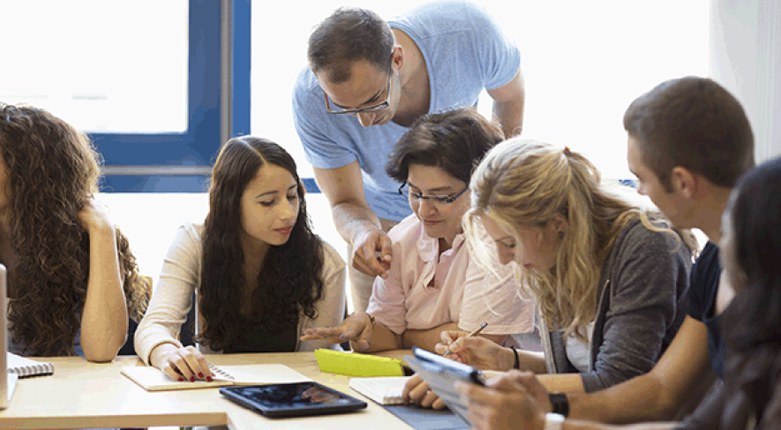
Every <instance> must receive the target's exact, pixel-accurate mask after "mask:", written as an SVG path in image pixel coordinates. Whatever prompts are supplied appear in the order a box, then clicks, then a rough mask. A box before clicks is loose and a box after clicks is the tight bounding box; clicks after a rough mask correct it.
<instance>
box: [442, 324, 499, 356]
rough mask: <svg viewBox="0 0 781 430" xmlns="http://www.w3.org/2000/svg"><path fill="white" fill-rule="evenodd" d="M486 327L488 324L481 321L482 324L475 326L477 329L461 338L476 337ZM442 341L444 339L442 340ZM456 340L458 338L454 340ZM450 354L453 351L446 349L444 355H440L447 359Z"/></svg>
mask: <svg viewBox="0 0 781 430" xmlns="http://www.w3.org/2000/svg"><path fill="white" fill-rule="evenodd" d="M486 327H488V323H487V322H485V321H483V323H482V324H480V325H479V326H477V328H476V329H474V330H472V331H470V332H469V333H467V334H466V336H463V337H473V336H477V335H478V334H480V332H481V331H483V330H484V329H485V328H486ZM444 333H448V332H444ZM444 333H443V334H444ZM443 340H444V338H443ZM456 340H458V338H456ZM451 344H452V343H451ZM437 352H438V351H437ZM452 353H453V351H452V350H450V349H449V348H448V350H447V351H445V353H444V354H442V356H443V357H447V356H448V355H450V354H452Z"/></svg>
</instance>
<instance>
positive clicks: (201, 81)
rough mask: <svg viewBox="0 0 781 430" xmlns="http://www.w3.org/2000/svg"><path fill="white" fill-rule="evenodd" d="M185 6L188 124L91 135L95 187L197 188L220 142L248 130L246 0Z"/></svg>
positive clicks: (193, 1) (202, 186)
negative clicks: (96, 158)
mask: <svg viewBox="0 0 781 430" xmlns="http://www.w3.org/2000/svg"><path fill="white" fill-rule="evenodd" d="M189 9H190V10H189V59H188V85H187V87H188V101H187V112H188V114H187V129H186V131H185V132H184V133H163V134H112V133H93V134H91V135H90V137H91V138H92V139H93V141H94V142H95V145H96V146H97V148H98V150H99V151H100V153H101V154H102V156H103V158H104V175H103V177H102V181H101V191H104V192H203V191H205V190H206V182H207V180H208V177H209V173H210V171H211V165H212V162H213V158H214V157H215V155H216V153H217V150H218V149H219V147H220V144H221V143H222V141H224V140H225V139H226V138H227V137H229V136H234V135H237V134H243V133H247V132H248V131H249V128H250V127H249V124H250V119H249V118H250V113H249V110H250V102H249V98H250V75H249V72H250V0H223V1H214V0H189ZM223 76H224V78H223Z"/></svg>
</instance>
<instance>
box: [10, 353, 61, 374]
mask: <svg viewBox="0 0 781 430" xmlns="http://www.w3.org/2000/svg"><path fill="white" fill-rule="evenodd" d="M6 357H7V358H6V360H7V361H6V363H8V364H7V366H8V372H10V373H15V374H16V375H17V376H18V377H20V378H30V377H33V376H45V375H51V374H54V364H52V363H49V362H45V361H37V360H30V359H29V358H26V357H22V356H19V355H16V354H13V353H11V352H9V353H7V355H6Z"/></svg>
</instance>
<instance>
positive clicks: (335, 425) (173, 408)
mask: <svg viewBox="0 0 781 430" xmlns="http://www.w3.org/2000/svg"><path fill="white" fill-rule="evenodd" d="M404 353H408V351H390V352H388V353H385V354H382V355H388V356H395V357H400V356H402V355H404ZM207 358H208V359H209V360H210V361H212V362H214V363H215V364H218V365H220V364H225V365H232V364H254V363H281V364H285V365H287V366H289V367H290V368H292V369H294V370H296V371H298V372H300V373H302V374H304V375H306V376H308V377H310V378H312V379H313V380H315V381H317V382H320V383H322V384H325V385H327V386H329V387H332V388H335V389H337V390H339V391H342V392H345V393H348V394H351V395H353V396H355V397H358V398H362V396H361V395H360V394H358V393H357V392H355V391H353V390H351V389H350V388H349V387H348V383H349V378H348V377H346V376H339V375H333V374H329V373H321V372H320V369H319V368H318V367H317V362H316V361H315V356H314V353H311V352H295V353H280V354H236V355H211V356H208V357H207ZM41 360H45V361H50V362H52V363H54V367H55V372H54V375H52V376H45V377H36V378H28V379H21V380H19V383H18V384H17V387H16V393H15V394H14V397H13V398H12V400H11V406H10V407H9V408H8V409H6V410H5V411H0V429H60V428H82V427H150V426H195V425H206V426H221V425H227V426H228V427H229V428H231V429H236V430H239V429H242V430H243V429H258V428H263V429H266V428H268V429H283V428H284V429H314V428H316V429H339V430H344V429H372V430H383V429H409V428H410V427H409V426H407V425H406V424H405V423H404V422H403V421H401V420H399V419H398V418H396V417H395V416H394V415H393V414H391V413H389V412H387V411H386V410H385V409H383V408H382V407H381V406H378V405H376V404H375V403H373V402H372V401H371V400H369V399H364V400H366V403H368V405H369V406H368V408H367V409H365V410H363V411H359V412H355V413H348V414H338V415H328V416H318V417H306V418H285V419H268V418H265V417H263V416H261V415H259V414H257V413H255V412H252V411H250V410H248V409H245V408H243V407H241V406H238V405H236V404H234V403H232V402H230V401H228V400H226V399H224V398H223V397H222V396H221V395H220V394H219V392H218V389H217V388H207V389H197V390H179V391H163V392H147V391H146V390H144V389H143V388H141V387H139V386H138V385H136V384H135V383H133V382H132V381H131V380H129V379H127V378H126V377H124V376H123V375H121V374H120V369H121V368H122V367H124V366H135V365H143V364H142V363H141V361H140V360H139V359H138V358H136V357H135V356H132V357H118V358H117V359H115V360H114V361H113V362H112V363H107V364H95V363H89V362H87V361H85V360H84V359H82V358H80V357H56V358H45V359H41Z"/></svg>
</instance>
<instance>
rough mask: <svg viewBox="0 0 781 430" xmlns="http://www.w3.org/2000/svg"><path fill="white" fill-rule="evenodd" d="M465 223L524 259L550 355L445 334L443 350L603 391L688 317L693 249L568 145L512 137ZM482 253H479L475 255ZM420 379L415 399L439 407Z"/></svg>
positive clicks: (647, 364) (506, 256)
mask: <svg viewBox="0 0 781 430" xmlns="http://www.w3.org/2000/svg"><path fill="white" fill-rule="evenodd" d="M470 188H471V190H472V206H471V209H470V210H469V212H468V213H467V214H466V218H465V225H466V231H467V235H468V236H470V239H471V238H472V237H474V234H473V232H474V230H475V228H474V227H475V225H476V224H477V223H478V222H480V223H482V224H483V225H484V226H485V229H486V230H487V231H488V234H489V235H490V236H491V238H492V239H493V241H494V242H495V244H496V251H497V253H498V254H499V259H500V261H502V262H503V263H505V264H507V263H510V262H511V261H515V262H517V263H518V265H519V266H520V267H522V268H523V270H522V273H521V276H522V278H524V279H525V281H526V282H525V283H526V284H528V285H529V286H530V288H531V290H532V291H533V292H534V295H535V296H536V299H537V300H538V302H539V306H540V313H541V317H542V321H543V322H544V324H545V327H544V328H545V329H547V331H546V332H544V333H543V335H542V337H543V345H544V356H543V355H541V354H538V353H532V352H526V351H517V352H516V351H514V350H512V349H508V348H502V347H501V346H498V345H496V344H493V343H491V342H487V341H485V340H484V339H481V338H479V337H469V338H464V337H462V336H463V335H462V334H460V333H455V332H445V333H443V334H442V341H443V343H441V344H438V345H437V346H436V349H437V352H439V353H445V352H447V351H451V352H452V355H451V356H452V357H455V358H456V359H458V360H459V361H462V362H465V363H468V364H471V365H474V366H477V367H480V368H487V369H496V370H509V369H511V368H520V369H525V370H532V371H534V372H536V373H549V374H555V375H548V376H545V377H542V378H540V379H541V381H542V382H543V383H544V384H545V385H546V388H547V389H548V391H551V392H557V391H564V392H572V391H581V392H582V391H587V392H590V391H596V390H600V389H603V388H606V387H609V386H612V385H615V384H617V383H619V382H622V381H625V380H627V379H629V378H631V377H633V376H636V375H639V374H642V373H645V372H647V371H648V370H650V369H651V368H652V367H653V365H654V363H655V362H656V360H657V359H658V358H659V357H660V356H661V354H662V352H663V351H664V350H665V349H666V347H667V345H668V344H669V342H670V341H671V340H672V338H673V336H674V335H675V333H676V331H677V329H678V327H679V325H680V323H681V321H682V319H683V316H684V314H685V312H684V311H683V309H680V308H679V305H680V303H681V302H682V300H683V297H684V292H685V291H686V288H687V285H688V272H689V269H690V267H691V263H690V262H691V253H690V248H689V247H688V246H686V245H685V244H684V243H683V241H682V239H681V237H680V236H679V235H678V234H676V233H675V232H673V231H672V230H670V229H669V227H668V223H667V222H666V221H664V220H663V219H661V217H660V216H659V215H655V214H653V213H648V212H645V211H642V210H640V209H638V208H635V207H633V206H631V205H630V204H629V203H627V202H624V201H623V200H621V199H620V198H618V197H617V196H614V195H612V194H610V193H608V192H606V191H605V190H604V188H603V187H602V186H601V185H600V176H599V172H598V171H597V169H596V168H595V167H594V165H592V164H591V163H590V162H589V161H588V160H587V159H586V158H585V157H583V156H582V155H580V154H578V153H576V152H574V151H570V150H569V149H568V148H560V147H555V146H552V145H549V144H545V143H540V142H535V141H523V140H519V139H512V140H509V141H506V142H503V143H501V144H499V145H497V146H496V147H495V148H494V149H492V150H491V151H490V152H489V153H488V155H486V158H485V159H484V160H483V161H482V162H481V163H480V165H479V166H478V168H477V170H476V171H475V173H474V175H473V176H472V181H471V185H470ZM478 257H479V254H478ZM423 385H424V384H420V385H419V386H414V383H413V384H412V385H408V388H409V389H408V390H407V391H406V392H405V394H406V395H407V397H408V398H409V399H411V400H413V401H415V402H417V403H420V404H422V405H423V406H430V405H433V406H434V407H442V406H443V404H442V403H441V402H440V401H438V400H437V399H436V396H435V395H433V394H431V393H428V392H426V391H424V388H427V387H424V386H423Z"/></svg>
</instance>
